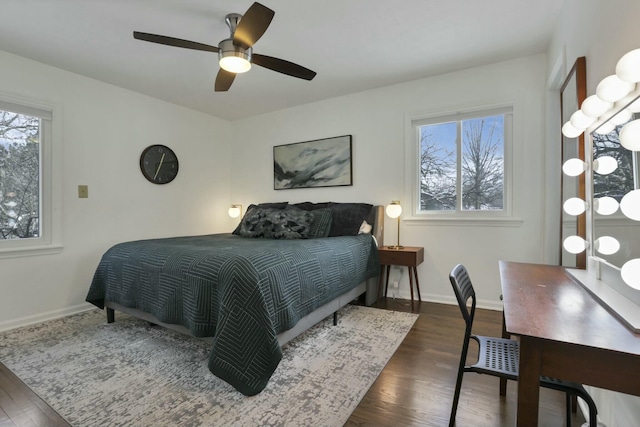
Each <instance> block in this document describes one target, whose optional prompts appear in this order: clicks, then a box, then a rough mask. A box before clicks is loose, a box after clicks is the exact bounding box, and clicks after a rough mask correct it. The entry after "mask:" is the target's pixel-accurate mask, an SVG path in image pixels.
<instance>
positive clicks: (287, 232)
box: [269, 207, 313, 239]
mask: <svg viewBox="0 0 640 427" xmlns="http://www.w3.org/2000/svg"><path fill="white" fill-rule="evenodd" d="M269 219H270V220H271V237H273V238H274V239H303V238H306V237H307V236H308V235H309V231H310V229H311V223H312V221H313V214H311V213H310V212H307V211H303V210H302V209H297V208H294V207H287V208H286V209H282V210H280V211H275V212H273V213H271V215H270V216H269Z"/></svg>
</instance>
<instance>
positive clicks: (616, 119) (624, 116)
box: [609, 108, 633, 125]
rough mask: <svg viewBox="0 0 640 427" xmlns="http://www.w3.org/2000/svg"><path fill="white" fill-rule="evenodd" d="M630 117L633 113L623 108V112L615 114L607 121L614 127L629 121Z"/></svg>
mask: <svg viewBox="0 0 640 427" xmlns="http://www.w3.org/2000/svg"><path fill="white" fill-rule="evenodd" d="M632 117H633V113H632V112H631V111H630V110H629V109H627V108H625V109H624V110H621V111H620V112H618V114H616V115H615V116H613V117H611V118H610V119H609V121H610V122H611V123H613V124H614V125H623V124H625V123H627V122H628V121H629V120H631V118H632Z"/></svg>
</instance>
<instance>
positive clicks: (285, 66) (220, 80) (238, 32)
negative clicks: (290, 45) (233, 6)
mask: <svg viewBox="0 0 640 427" xmlns="http://www.w3.org/2000/svg"><path fill="white" fill-rule="evenodd" d="M274 15H275V12H274V11H273V10H271V9H269V8H268V7H266V6H263V5H261V4H260V3H258V2H256V3H253V4H252V5H251V7H249V9H247V11H246V12H245V14H244V15H240V14H239V13H230V14H228V15H227V16H226V18H225V22H226V23H227V25H228V26H229V30H230V31H231V36H230V37H229V38H228V39H224V40H222V41H221V42H220V43H219V44H218V46H217V47H216V46H210V45H207V44H203V43H198V42H192V41H189V40H182V39H177V38H174V37H167V36H160V35H157V34H149V33H141V32H139V31H134V32H133V37H134V38H135V39H138V40H144V41H148V42H152V43H159V44H164V45H168V46H176V47H182V48H186V49H194V50H203V51H207V52H217V53H218V60H219V64H220V70H219V71H218V75H217V76H216V82H215V90H216V92H225V91H227V90H229V88H230V87H231V84H232V83H233V80H234V79H235V77H236V74H238V73H244V72H246V71H249V69H250V68H251V64H252V63H253V64H256V65H260V66H261V67H265V68H268V69H270V70H273V71H277V72H279V73H283V74H286V75H289V76H293V77H297V78H300V79H304V80H312V79H313V78H314V77H315V76H316V73H315V71H311V70H310V69H308V68H305V67H303V66H301V65H298V64H294V63H293V62H289V61H285V60H284V59H278V58H274V57H272V56H266V55H260V54H258V53H253V45H254V44H255V42H257V41H258V39H260V37H262V35H263V34H264V32H265V31H266V30H267V28H268V27H269V24H271V20H272V19H273V16H274Z"/></svg>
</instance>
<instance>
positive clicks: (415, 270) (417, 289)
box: [409, 267, 422, 301]
mask: <svg viewBox="0 0 640 427" xmlns="http://www.w3.org/2000/svg"><path fill="white" fill-rule="evenodd" d="M409 268H413V277H415V280H416V291H418V301H422V297H421V296H420V282H419V281H418V269H417V268H416V267H409Z"/></svg>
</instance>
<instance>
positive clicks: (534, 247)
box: [231, 55, 555, 308]
mask: <svg viewBox="0 0 640 427" xmlns="http://www.w3.org/2000/svg"><path fill="white" fill-rule="evenodd" d="M545 70H546V61H545V57H544V55H538V56H532V57H527V58H522V59H519V60H515V61H509V62H503V63H498V64H494V65H490V66H486V67H479V68H474V69H470V70H465V71H460V72H456V73H450V74H446V75H441V76H437V77H433V78H427V79H423V80H418V81H414V82H409V83H404V84H399V85H394V86H390V87H385V88H381V89H376V90H371V91H366V92H362V93H358V94H355V95H348V96H344V97H340V98H334V99H330V100H326V101H322V102H318V103H313V104H307V105H304V106H301V107H296V108H292V109H288V110H283V111H278V112H275V113H270V114H264V115H261V116H256V117H252V118H248V119H244V120H241V121H238V122H234V123H235V133H234V142H233V148H232V150H233V153H232V154H233V155H232V170H233V171H234V172H233V173H234V179H233V182H232V186H231V196H232V197H231V198H232V201H233V202H234V203H242V204H243V205H244V206H247V205H248V204H249V203H254V202H263V201H285V200H286V201H290V202H301V201H313V202H324V201H338V202H340V201H361V202H368V203H374V204H388V203H389V202H390V201H391V200H403V199H406V198H407V197H408V196H407V195H406V194H405V181H404V175H405V174H404V164H405V163H404V162H405V159H404V144H405V115H411V114H414V113H416V112H421V111H432V112H436V111H452V110H456V109H463V108H469V107H477V106H481V105H487V104H494V103H499V102H505V101H506V102H513V103H514V127H515V130H514V132H515V135H514V136H515V137H514V140H515V147H514V161H515V163H514V171H515V183H514V184H515V187H514V199H515V212H514V214H515V216H517V217H518V218H520V219H521V223H519V224H517V225H515V226H508V227H495V226H494V227H492V226H464V225H460V224H453V225H450V224H447V225H433V224H429V225H425V224H419V225H408V224H406V223H403V224H402V226H401V232H400V234H401V239H402V240H401V243H402V244H404V245H407V246H423V247H425V261H424V263H423V264H422V265H420V266H419V267H418V276H419V278H420V285H421V291H422V298H423V299H424V300H431V301H443V302H451V303H453V302H454V301H455V299H454V296H453V292H452V290H451V285H450V283H449V279H448V274H449V271H450V270H451V268H452V267H453V266H454V265H455V264H457V263H464V264H465V265H466V266H467V268H468V269H469V272H470V274H471V278H472V280H473V282H474V287H475V288H476V292H477V294H478V299H479V304H480V305H482V306H485V307H492V308H501V305H500V302H499V299H498V297H499V295H500V280H499V271H498V260H500V259H505V260H513V261H528V262H542V260H543V242H544V237H543V236H544V234H545V233H543V232H541V231H542V230H544V221H543V215H544V195H543V191H544V189H543V186H544V176H543V175H544V174H543V173H542V172H541V171H542V170H543V169H542V168H543V153H544V135H545V133H544V118H543V117H544V115H543V110H544V99H545V78H546V77H545V73H546V71H545ZM344 134H351V135H353V174H354V178H353V186H352V187H336V188H317V189H292V190H279V191H276V190H273V179H272V177H273V162H272V161H273V156H272V149H273V146H274V145H280V144H287V143H293V142H300V141H307V140H313V139H318V138H324V137H332V136H338V135H344ZM395 230H396V225H395V222H393V221H392V220H390V219H388V218H387V221H386V232H385V236H386V238H387V239H386V240H387V243H389V244H392V243H393V242H394V241H395V238H396V231H395ZM554 237H555V236H554ZM400 288H401V289H400V295H401V297H403V298H409V287H408V275H407V274H406V271H405V274H404V275H403V277H402V280H401V283H400Z"/></svg>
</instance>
